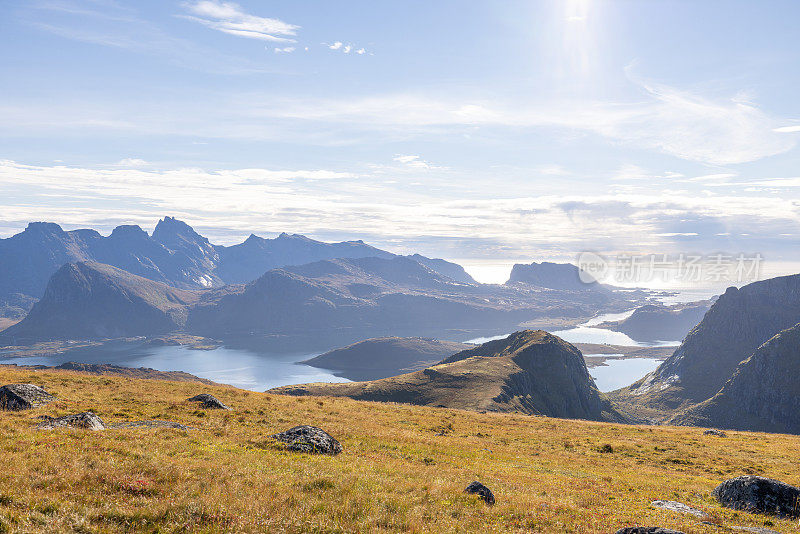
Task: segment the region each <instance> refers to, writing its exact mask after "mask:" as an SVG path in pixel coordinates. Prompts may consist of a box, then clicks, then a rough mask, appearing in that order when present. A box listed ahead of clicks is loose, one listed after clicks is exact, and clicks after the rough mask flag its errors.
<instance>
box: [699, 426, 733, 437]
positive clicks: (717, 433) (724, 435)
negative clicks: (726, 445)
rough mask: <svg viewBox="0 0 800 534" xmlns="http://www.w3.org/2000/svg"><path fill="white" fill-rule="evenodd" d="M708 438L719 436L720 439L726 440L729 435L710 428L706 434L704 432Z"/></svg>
mask: <svg viewBox="0 0 800 534" xmlns="http://www.w3.org/2000/svg"><path fill="white" fill-rule="evenodd" d="M703 434H704V435H706V436H717V437H718V438H726V437H728V435H727V434H726V433H725V432H723V431H722V430H717V429H716V428H709V429H708V430H706V431H705V432H703Z"/></svg>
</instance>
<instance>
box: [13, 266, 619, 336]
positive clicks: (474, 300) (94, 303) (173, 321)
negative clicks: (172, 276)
mask: <svg viewBox="0 0 800 534" xmlns="http://www.w3.org/2000/svg"><path fill="white" fill-rule="evenodd" d="M627 305H629V301H628V296H627V295H625V294H620V295H616V294H615V293H613V292H603V293H595V292H592V291H580V292H570V291H557V290H551V289H545V288H539V287H536V286H529V285H526V284H512V285H507V284H506V285H491V284H465V283H463V282H458V281H455V280H453V279H451V278H448V277H446V276H444V275H442V274H440V273H438V272H435V271H433V270H431V269H430V268H429V267H427V266H425V265H423V264H422V263H419V262H418V261H415V260H413V259H411V258H409V257H404V256H391V257H389V258H380V257H365V258H339V259H333V260H324V261H318V262H313V263H308V264H304V265H295V266H286V267H282V268H277V269H271V270H269V271H267V272H266V273H264V274H263V275H262V276H260V277H259V278H257V279H256V280H254V281H252V282H249V283H247V284H229V285H224V286H220V287H211V288H205V289H179V288H175V287H172V286H170V285H167V284H166V283H164V282H160V281H153V280H151V279H148V278H145V277H142V276H139V275H136V274H132V273H130V272H128V271H124V270H122V269H119V268H117V267H113V266H110V265H106V264H101V263H97V262H90V261H89V262H78V263H67V264H65V265H64V266H62V267H61V268H60V269H59V270H58V271H57V272H56V273H55V274H54V275H53V276H52V277H51V279H50V281H49V283H48V284H47V286H46V290H45V291H44V294H43V296H42V299H41V300H39V301H38V302H37V303H36V304H35V305H34V306H33V308H32V309H31V311H30V313H29V314H28V315H27V316H26V317H25V318H24V319H22V320H21V321H20V322H19V323H17V324H15V325H13V326H11V327H9V328H7V329H6V330H4V331H2V332H0V345H20V344H30V343H35V342H39V341H50V340H72V339H92V338H109V337H120V336H132V335H140V336H152V335H161V334H164V333H168V332H173V333H191V334H194V335H199V336H205V337H213V338H217V339H226V340H231V339H234V338H235V339H239V340H241V339H243V338H248V339H250V340H252V341H258V339H262V338H264V337H265V336H266V337H274V336H293V337H294V338H302V337H305V338H311V337H314V336H319V337H325V336H332V335H334V334H335V335H336V336H337V338H336V339H337V344H340V343H343V342H345V343H351V342H354V341H358V340H361V339H365V338H368V337H375V336H387V335H432V336H437V337H441V333H442V332H444V331H447V330H455V331H457V332H460V333H459V334H458V336H459V337H462V336H463V332H467V331H480V332H484V333H485V332H487V331H489V330H494V331H503V330H506V331H507V330H508V329H513V328H514V327H515V326H516V325H518V324H520V323H522V322H525V321H528V320H531V319H535V318H541V317H588V316H591V315H592V314H594V313H595V312H596V311H598V309H606V308H609V307H611V308H612V309H613V308H615V307H616V308H617V309H619V308H620V307H622V306H627ZM334 346H335V345H334ZM329 347H330V346H329ZM329 347H328V348H329Z"/></svg>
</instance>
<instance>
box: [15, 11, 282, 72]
mask: <svg viewBox="0 0 800 534" xmlns="http://www.w3.org/2000/svg"><path fill="white" fill-rule="evenodd" d="M32 8H33V9H35V10H36V12H35V14H34V16H31V17H30V20H29V24H30V25H31V26H33V27H35V28H38V29H39V30H41V31H45V32H48V33H51V34H53V35H57V36H59V37H63V38H65V39H70V40H74V41H80V42H84V43H91V44H95V45H99V46H106V47H111V48H118V49H122V50H128V51H131V52H136V53H141V54H147V55H149V56H152V57H156V58H158V59H159V60H163V61H168V62H170V63H172V64H175V65H178V66H181V67H184V68H189V69H193V70H201V71H207V72H214V73H221V74H249V73H256V72H267V71H268V70H269V69H267V68H265V67H264V65H262V64H256V63H254V62H252V61H249V60H247V59H245V58H241V57H237V56H232V55H228V54H225V53H222V52H220V51H219V50H217V49H214V48H210V47H207V46H204V45H202V44H199V43H196V42H194V41H191V40H189V39H184V38H181V37H178V36H176V35H173V34H172V33H170V32H168V31H165V30H164V29H162V28H161V27H159V26H158V25H157V24H155V23H153V22H152V21H150V20H145V19H143V18H141V17H139V16H138V14H137V13H136V11H135V10H134V9H133V8H131V7H120V6H118V5H117V4H116V3H115V2H80V1H78V0H59V1H50V2H40V3H32Z"/></svg>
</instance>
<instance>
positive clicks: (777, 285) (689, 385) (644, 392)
mask: <svg viewBox="0 0 800 534" xmlns="http://www.w3.org/2000/svg"><path fill="white" fill-rule="evenodd" d="M798 322H800V275H792V276H782V277H778V278H771V279H769V280H763V281H760V282H754V283H752V284H749V285H746V286H744V287H742V288H741V289H736V288H735V287H731V288H728V290H727V291H726V292H725V294H723V295H722V296H720V297H719V299H718V300H717V301H716V302H715V303H714V304H713V305H712V306H711V309H709V311H708V312H707V313H706V314H705V316H704V317H703V320H702V321H701V322H700V323H699V324H698V325H697V326H696V327H695V328H694V329H693V330H692V331H691V332H690V333H689V335H687V336H686V339H685V340H684V341H683V343H682V344H681V345H680V346H679V347H678V348H677V349H676V350H675V352H674V353H673V355H672V356H671V357H670V358H668V359H667V360H666V361H664V363H662V364H661V365H660V366H659V367H658V369H656V370H655V371H653V372H652V373H650V374H649V375H647V376H646V377H644V378H643V379H641V380H639V381H638V382H636V383H634V384H633V385H631V386H630V387H628V388H625V389H623V390H620V391H618V392H615V394H614V396H615V398H617V399H619V400H620V402H624V403H626V404H627V405H629V406H631V407H633V408H634V409H638V408H640V407H643V408H645V409H647V410H655V412H657V413H655V416H656V417H659V415H658V414H659V413H660V414H661V415H660V417H662V418H663V417H668V416H670V415H672V413H674V412H675V411H676V410H681V409H684V408H686V407H688V406H689V405H691V404H696V403H699V402H702V401H704V400H706V399H708V398H710V397H712V396H714V395H716V393H717V392H718V391H719V390H720V389H721V388H722V386H723V385H724V384H725V383H726V382H727V381H728V379H729V378H730V377H731V376H732V375H733V372H734V370H735V369H736V367H737V366H738V365H739V363H740V362H741V361H742V360H744V359H745V358H747V357H749V356H750V355H751V354H752V353H753V351H754V350H755V349H756V348H758V347H759V346H760V345H761V344H762V343H764V342H765V341H767V340H768V339H769V338H771V337H772V336H774V335H775V334H777V333H778V332H780V331H781V330H784V329H786V328H789V327H791V326H793V325H795V324H797V323H798Z"/></svg>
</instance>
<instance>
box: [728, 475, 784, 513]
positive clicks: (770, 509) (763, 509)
mask: <svg viewBox="0 0 800 534" xmlns="http://www.w3.org/2000/svg"><path fill="white" fill-rule="evenodd" d="M713 494H714V496H715V497H716V498H717V500H718V501H719V502H720V504H722V506H724V507H726V508H732V509H734V510H744V511H747V512H750V513H762V514H772V515H776V516H779V517H787V516H788V517H800V509H799V507H800V502H798V501H800V489H798V488H796V487H794V486H790V485H789V484H784V483H783V482H779V481H777V480H772V479H769V478H764V477H757V476H752V475H746V476H741V477H737V478H732V479H730V480H726V481H725V482H723V483H722V484H720V485H719V486H717V487H716V488H714V492H713Z"/></svg>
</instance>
